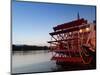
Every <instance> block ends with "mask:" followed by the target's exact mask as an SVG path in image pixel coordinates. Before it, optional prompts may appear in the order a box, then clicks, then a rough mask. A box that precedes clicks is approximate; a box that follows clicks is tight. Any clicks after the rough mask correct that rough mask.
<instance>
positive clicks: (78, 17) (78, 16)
mask: <svg viewBox="0 0 100 75" xmlns="http://www.w3.org/2000/svg"><path fill="white" fill-rule="evenodd" d="M77 19H78V20H79V19H80V15H79V12H78V13H77Z"/></svg>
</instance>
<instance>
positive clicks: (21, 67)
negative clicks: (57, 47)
mask: <svg viewBox="0 0 100 75" xmlns="http://www.w3.org/2000/svg"><path fill="white" fill-rule="evenodd" d="M51 57H52V54H51V52H49V51H48V50H47V51H44V50H42V51H41V50H40V51H39V50H38V51H27V52H23V51H16V52H14V54H12V73H29V72H50V71H54V70H56V69H57V65H56V63H55V62H54V61H51Z"/></svg>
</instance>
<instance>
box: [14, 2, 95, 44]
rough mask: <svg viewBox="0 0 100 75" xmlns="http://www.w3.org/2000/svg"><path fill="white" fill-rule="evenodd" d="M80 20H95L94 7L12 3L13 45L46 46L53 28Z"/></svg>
mask: <svg viewBox="0 0 100 75" xmlns="http://www.w3.org/2000/svg"><path fill="white" fill-rule="evenodd" d="M78 12H79V14H80V17H81V18H85V19H87V20H88V21H89V22H92V21H93V20H95V6H80V5H68V4H50V3H49V4H48V3H36V2H16V1H13V2H12V38H13V44H27V45H42V46H44V45H48V43H47V41H49V40H50V35H49V33H50V32H52V31H53V29H52V28H53V27H54V26H56V25H59V24H62V23H66V22H69V21H72V20H75V19H77V13H78Z"/></svg>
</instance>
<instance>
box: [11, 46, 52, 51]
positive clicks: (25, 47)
mask: <svg viewBox="0 0 100 75" xmlns="http://www.w3.org/2000/svg"><path fill="white" fill-rule="evenodd" d="M49 49H50V48H49V47H48V46H35V45H12V50H13V51H29V50H49Z"/></svg>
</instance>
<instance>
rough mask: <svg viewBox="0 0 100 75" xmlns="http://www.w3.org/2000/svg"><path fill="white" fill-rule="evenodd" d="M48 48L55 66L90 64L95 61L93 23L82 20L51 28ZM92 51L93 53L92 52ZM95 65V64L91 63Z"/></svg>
mask: <svg viewBox="0 0 100 75" xmlns="http://www.w3.org/2000/svg"><path fill="white" fill-rule="evenodd" d="M53 30H54V32H52V33H49V34H50V35H51V41H48V43H50V48H51V51H52V55H53V57H52V59H51V60H55V61H56V63H57V64H63V65H66V64H69V63H70V64H83V65H84V64H88V65H89V64H91V63H92V62H93V61H95V59H96V57H95V55H96V54H95V53H96V51H95V49H96V46H95V45H96V38H95V23H94V22H93V23H88V22H87V20H85V19H84V18H81V19H80V18H78V19H77V20H74V21H72V22H68V23H64V24H61V25H57V26H55V27H53ZM92 50H94V51H92ZM93 64H95V62H94V63H93Z"/></svg>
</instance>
